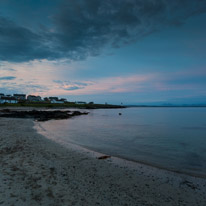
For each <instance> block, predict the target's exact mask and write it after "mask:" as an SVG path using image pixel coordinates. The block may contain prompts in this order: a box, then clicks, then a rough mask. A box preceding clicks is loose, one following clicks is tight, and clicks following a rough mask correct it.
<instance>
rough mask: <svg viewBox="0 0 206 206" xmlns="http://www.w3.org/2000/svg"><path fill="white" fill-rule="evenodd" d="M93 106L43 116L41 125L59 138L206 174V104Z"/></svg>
mask: <svg viewBox="0 0 206 206" xmlns="http://www.w3.org/2000/svg"><path fill="white" fill-rule="evenodd" d="M89 112H90V114H89V115H86V116H79V117H75V118H73V119H68V120H52V121H48V122H43V123H41V127H42V128H43V129H44V130H45V131H46V136H48V137H49V138H51V139H54V140H56V141H59V142H63V143H71V142H72V143H75V144H78V145H81V146H83V147H86V148H89V149H92V150H94V151H98V152H102V153H105V154H110V155H113V156H118V157H122V158H126V159H129V160H133V161H138V162H144V163H147V164H151V165H154V166H158V167H163V168H167V169H170V170H176V171H181V172H187V173H193V174H198V175H206V108H128V109H111V110H105V109H101V110H91V111H89ZM119 112H121V113H122V115H121V116H119V115H118V113H119ZM45 131H44V132H45Z"/></svg>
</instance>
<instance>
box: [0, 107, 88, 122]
mask: <svg viewBox="0 0 206 206" xmlns="http://www.w3.org/2000/svg"><path fill="white" fill-rule="evenodd" d="M87 114H88V112H79V111H73V112H71V111H61V110H54V111H38V110H32V111H12V110H8V109H4V110H0V117H8V118H9V117H10V118H31V119H35V120H36V121H48V120H51V119H68V118H71V117H73V116H79V115H87Z"/></svg>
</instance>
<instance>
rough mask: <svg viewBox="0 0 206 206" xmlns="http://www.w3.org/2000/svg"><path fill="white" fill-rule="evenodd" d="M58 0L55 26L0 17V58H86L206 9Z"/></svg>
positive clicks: (205, 4)
mask: <svg viewBox="0 0 206 206" xmlns="http://www.w3.org/2000/svg"><path fill="white" fill-rule="evenodd" d="M39 2H40V1H39ZM59 2H60V4H59V5H58V7H57V9H56V10H55V11H56V13H51V14H48V16H49V18H48V19H49V20H50V24H48V19H47V21H44V19H42V25H41V27H42V26H43V27H44V29H43V30H41V29H39V30H38V29H36V27H33V26H32V25H31V27H28V24H27V26H24V25H19V22H18V21H17V22H18V23H15V22H13V21H11V20H9V19H8V18H5V17H0V45H1V46H0V60H1V61H19V62H23V61H29V60H34V59H38V60H41V59H59V58H68V59H73V60H78V59H84V58H86V57H87V56H95V55H99V54H100V53H101V52H102V49H103V48H104V47H105V46H109V47H113V48H118V47H121V46H122V45H124V44H129V43H131V42H133V41H137V40H139V39H141V38H143V37H144V36H147V35H150V34H151V33H153V32H156V31H158V30H162V29H164V28H166V27H167V26H180V25H181V24H183V23H184V21H185V20H186V19H187V18H188V17H190V16H193V15H198V14H200V13H203V12H205V11H206V0H195V1H188V0H181V1H179V0H173V1H171V0H118V1H117V0H104V1H102V0H78V1H73V0H67V1H66V0H65V1H59ZM39 4H40V3H39ZM40 6H41V5H39V7H40ZM42 7H43V4H42ZM27 9H28V8H27ZM31 10H32V8H31ZM51 11H53V10H51ZM22 12H23V11H22ZM47 12H48V11H47ZM27 14H28V12H27ZM36 15H37V16H38V13H37V14H36ZM39 16H41V15H39ZM25 18H26V17H25ZM27 18H28V19H29V18H30V16H27ZM31 22H32V23H33V22H34V20H33V18H32V21H31ZM47 24H48V25H47ZM34 28H35V29H34Z"/></svg>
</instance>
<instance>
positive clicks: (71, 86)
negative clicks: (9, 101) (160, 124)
mask: <svg viewBox="0 0 206 206" xmlns="http://www.w3.org/2000/svg"><path fill="white" fill-rule="evenodd" d="M0 93H5V94H13V93H25V94H27V95H28V94H33V95H40V96H42V97H48V96H58V97H64V98H67V99H68V100H69V101H87V102H89V101H94V102H96V103H104V102H107V103H112V104H120V103H123V104H145V103H147V104H156V103H157V104H158V103H161V104H162V103H172V104H173V103H175V104H176V103H178V104H185V103H188V104H202V103H206V0H173V1H171V0H104V1H102V0H75V1H73V0H52V1H51V0H0Z"/></svg>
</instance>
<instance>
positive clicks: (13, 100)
mask: <svg viewBox="0 0 206 206" xmlns="http://www.w3.org/2000/svg"><path fill="white" fill-rule="evenodd" d="M17 102H18V101H17V99H16V98H15V97H5V96H3V97H1V99H0V103H1V104H3V103H11V104H15V103H17Z"/></svg>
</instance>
